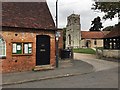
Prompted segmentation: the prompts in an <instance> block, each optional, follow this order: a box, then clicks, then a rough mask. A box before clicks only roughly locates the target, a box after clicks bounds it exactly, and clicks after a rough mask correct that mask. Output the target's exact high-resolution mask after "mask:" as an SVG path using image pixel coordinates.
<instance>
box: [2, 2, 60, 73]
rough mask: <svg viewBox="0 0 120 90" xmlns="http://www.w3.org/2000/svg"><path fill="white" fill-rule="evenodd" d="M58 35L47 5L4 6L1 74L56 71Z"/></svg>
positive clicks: (31, 3) (6, 3)
mask: <svg viewBox="0 0 120 90" xmlns="http://www.w3.org/2000/svg"><path fill="white" fill-rule="evenodd" d="M55 31H56V29H55V24H54V21H53V19H52V16H51V13H50V11H49V8H48V6H47V3H46V2H2V31H0V49H1V51H2V52H0V58H1V62H2V72H17V71H26V70H32V69H34V68H35V67H38V66H43V68H44V66H46V65H48V66H50V67H54V66H55ZM61 40H62V39H61ZM60 42H62V41H60ZM60 46H61V47H62V45H61V44H60Z"/></svg>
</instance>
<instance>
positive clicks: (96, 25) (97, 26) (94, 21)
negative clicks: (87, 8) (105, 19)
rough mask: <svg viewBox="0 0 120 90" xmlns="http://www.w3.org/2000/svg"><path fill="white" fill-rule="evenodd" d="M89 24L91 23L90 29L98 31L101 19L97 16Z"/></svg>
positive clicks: (100, 26)
mask: <svg viewBox="0 0 120 90" xmlns="http://www.w3.org/2000/svg"><path fill="white" fill-rule="evenodd" d="M91 25H93V27H91V28H90V31H100V30H101V28H103V26H102V23H101V19H100V17H99V16H98V17H97V18H95V19H94V20H93V21H92V24H91Z"/></svg>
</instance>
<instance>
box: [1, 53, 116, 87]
mask: <svg viewBox="0 0 120 90" xmlns="http://www.w3.org/2000/svg"><path fill="white" fill-rule="evenodd" d="M74 58H75V59H78V60H82V61H85V62H87V63H90V64H92V65H93V66H94V67H95V72H93V73H89V74H84V75H76V76H71V77H64V78H57V79H49V80H43V81H37V82H29V83H23V84H16V85H7V86H4V87H3V88H118V63H117V62H109V61H104V60H99V59H96V57H95V56H91V55H87V56H86V55H82V54H81V55H80V54H75V56H74Z"/></svg>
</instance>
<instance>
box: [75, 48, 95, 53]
mask: <svg viewBox="0 0 120 90" xmlns="http://www.w3.org/2000/svg"><path fill="white" fill-rule="evenodd" d="M73 51H74V53H85V54H96V52H95V51H94V50H93V49H91V48H79V49H74V50H73Z"/></svg>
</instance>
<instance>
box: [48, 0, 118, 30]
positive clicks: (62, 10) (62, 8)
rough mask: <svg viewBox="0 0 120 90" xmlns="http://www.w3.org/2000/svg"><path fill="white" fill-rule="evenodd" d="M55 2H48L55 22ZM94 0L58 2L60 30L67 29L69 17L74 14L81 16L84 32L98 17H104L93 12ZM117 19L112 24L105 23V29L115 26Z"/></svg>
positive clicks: (62, 0) (60, 0)
mask: <svg viewBox="0 0 120 90" xmlns="http://www.w3.org/2000/svg"><path fill="white" fill-rule="evenodd" d="M55 2H56V0H47V3H48V5H49V8H50V11H51V13H52V16H53V18H54V21H55V16H56V15H55ZM93 3H94V2H93V0H58V21H59V22H58V25H59V27H60V28H63V27H66V25H67V17H68V16H69V15H71V14H73V13H75V14H80V19H81V20H80V21H81V26H82V27H81V28H82V30H88V29H89V28H90V27H91V21H92V20H93V19H94V18H96V17H97V16H100V17H102V16H103V15H104V13H98V12H94V11H93V10H91V7H92V4H93ZM116 22H117V19H114V20H113V21H111V22H110V20H107V21H105V22H104V23H103V25H104V27H106V26H107V25H114V24H115V23H116Z"/></svg>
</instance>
